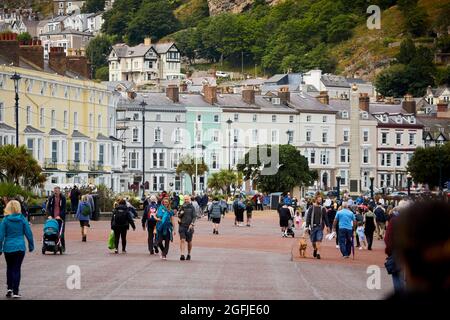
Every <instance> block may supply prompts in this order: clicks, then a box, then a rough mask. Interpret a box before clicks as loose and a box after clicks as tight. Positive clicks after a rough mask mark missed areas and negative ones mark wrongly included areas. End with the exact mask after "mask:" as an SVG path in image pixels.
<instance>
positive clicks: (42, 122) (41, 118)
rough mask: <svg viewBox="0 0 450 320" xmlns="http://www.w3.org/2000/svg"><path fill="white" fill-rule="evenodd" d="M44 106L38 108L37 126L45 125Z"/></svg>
mask: <svg viewBox="0 0 450 320" xmlns="http://www.w3.org/2000/svg"><path fill="white" fill-rule="evenodd" d="M44 112H45V111H44V108H41V109H40V110H39V126H41V128H42V127H44V126H45V113H44Z"/></svg>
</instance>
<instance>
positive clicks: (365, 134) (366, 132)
mask: <svg viewBox="0 0 450 320" xmlns="http://www.w3.org/2000/svg"><path fill="white" fill-rule="evenodd" d="M363 142H366V143H367V142H369V130H367V129H364V130H363Z"/></svg>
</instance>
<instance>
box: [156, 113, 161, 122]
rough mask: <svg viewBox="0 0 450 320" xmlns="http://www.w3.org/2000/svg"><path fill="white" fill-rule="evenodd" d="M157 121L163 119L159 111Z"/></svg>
mask: <svg viewBox="0 0 450 320" xmlns="http://www.w3.org/2000/svg"><path fill="white" fill-rule="evenodd" d="M156 121H161V114H159V113H158V114H157V115H156Z"/></svg>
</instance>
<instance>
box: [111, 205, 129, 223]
mask: <svg viewBox="0 0 450 320" xmlns="http://www.w3.org/2000/svg"><path fill="white" fill-rule="evenodd" d="M127 225H128V210H126V209H122V208H120V209H117V210H116V211H115V212H114V226H117V227H124V226H127Z"/></svg>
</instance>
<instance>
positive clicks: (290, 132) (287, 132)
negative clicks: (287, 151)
mask: <svg viewBox="0 0 450 320" xmlns="http://www.w3.org/2000/svg"><path fill="white" fill-rule="evenodd" d="M292 132H293V131H292V130H288V131H286V134H287V136H288V142H287V144H291V134H292Z"/></svg>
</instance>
